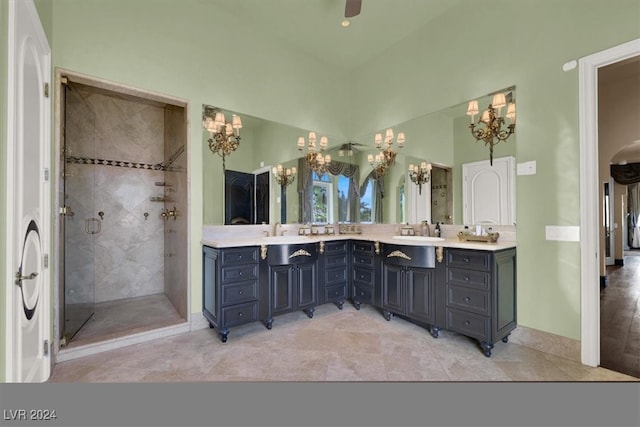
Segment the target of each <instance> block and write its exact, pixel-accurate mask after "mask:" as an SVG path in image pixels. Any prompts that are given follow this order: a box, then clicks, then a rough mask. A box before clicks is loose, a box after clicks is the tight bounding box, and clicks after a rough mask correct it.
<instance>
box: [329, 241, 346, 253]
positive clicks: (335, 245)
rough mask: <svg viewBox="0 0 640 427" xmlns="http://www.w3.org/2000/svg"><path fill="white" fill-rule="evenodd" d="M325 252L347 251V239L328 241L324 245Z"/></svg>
mask: <svg viewBox="0 0 640 427" xmlns="http://www.w3.org/2000/svg"><path fill="white" fill-rule="evenodd" d="M324 253H325V254H327V255H333V254H338V253H344V254H346V253H347V241H346V240H343V241H341V242H326V243H325V246H324Z"/></svg>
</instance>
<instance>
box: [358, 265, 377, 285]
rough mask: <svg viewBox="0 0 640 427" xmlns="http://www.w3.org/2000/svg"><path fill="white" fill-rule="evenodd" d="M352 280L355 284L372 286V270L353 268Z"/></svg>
mask: <svg viewBox="0 0 640 427" xmlns="http://www.w3.org/2000/svg"><path fill="white" fill-rule="evenodd" d="M353 280H354V281H356V282H363V283H365V284H367V285H373V281H374V274H373V270H371V269H368V268H362V267H360V266H355V267H354V268H353Z"/></svg>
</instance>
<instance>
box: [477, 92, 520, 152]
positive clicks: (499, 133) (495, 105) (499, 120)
mask: <svg viewBox="0 0 640 427" xmlns="http://www.w3.org/2000/svg"><path fill="white" fill-rule="evenodd" d="M512 96H513V93H509V98H511V97H512ZM505 106H506V107H507V112H506V115H505V116H504V117H503V116H501V114H502V108H504V107H505ZM478 113H479V110H478V101H477V100H473V101H469V105H468V107H467V115H469V116H471V125H469V128H470V129H471V134H472V135H473V137H474V138H475V139H476V141H481V140H482V141H484V145H485V146H487V145H488V146H489V164H491V165H493V146H494V145H496V144H498V143H499V142H500V141H506V140H507V138H509V137H510V136H511V135H512V134H513V133H514V132H515V130H516V104H515V102H513V101H512V100H510V101H509V103H508V104H507V97H506V96H505V94H504V93H496V94H495V95H494V96H493V101H492V102H491V104H489V106H488V107H487V109H486V110H484V111H483V112H482V115H481V116H480V118H479V119H478V122H477V123H474V119H475V115H476V114H478ZM505 118H506V119H509V122H510V124H509V125H507V126H505V123H506V121H505Z"/></svg>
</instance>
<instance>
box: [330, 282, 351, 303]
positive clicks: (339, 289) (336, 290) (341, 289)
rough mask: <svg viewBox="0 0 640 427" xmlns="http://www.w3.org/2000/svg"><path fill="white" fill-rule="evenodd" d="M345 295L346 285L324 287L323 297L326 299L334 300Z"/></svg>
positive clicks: (343, 297)
mask: <svg viewBox="0 0 640 427" xmlns="http://www.w3.org/2000/svg"><path fill="white" fill-rule="evenodd" d="M346 297H347V285H346V284H344V285H336V286H329V287H326V288H324V298H325V300H326V301H335V300H341V299H345V298H346Z"/></svg>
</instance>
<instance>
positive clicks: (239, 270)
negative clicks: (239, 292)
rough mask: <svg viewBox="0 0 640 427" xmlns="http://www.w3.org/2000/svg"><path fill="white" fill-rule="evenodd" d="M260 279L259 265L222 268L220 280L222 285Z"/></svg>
mask: <svg viewBox="0 0 640 427" xmlns="http://www.w3.org/2000/svg"><path fill="white" fill-rule="evenodd" d="M257 279H258V264H249V265H238V266H235V267H222V269H221V277H220V280H221V281H222V284H225V283H233V282H239V281H245V280H257Z"/></svg>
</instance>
